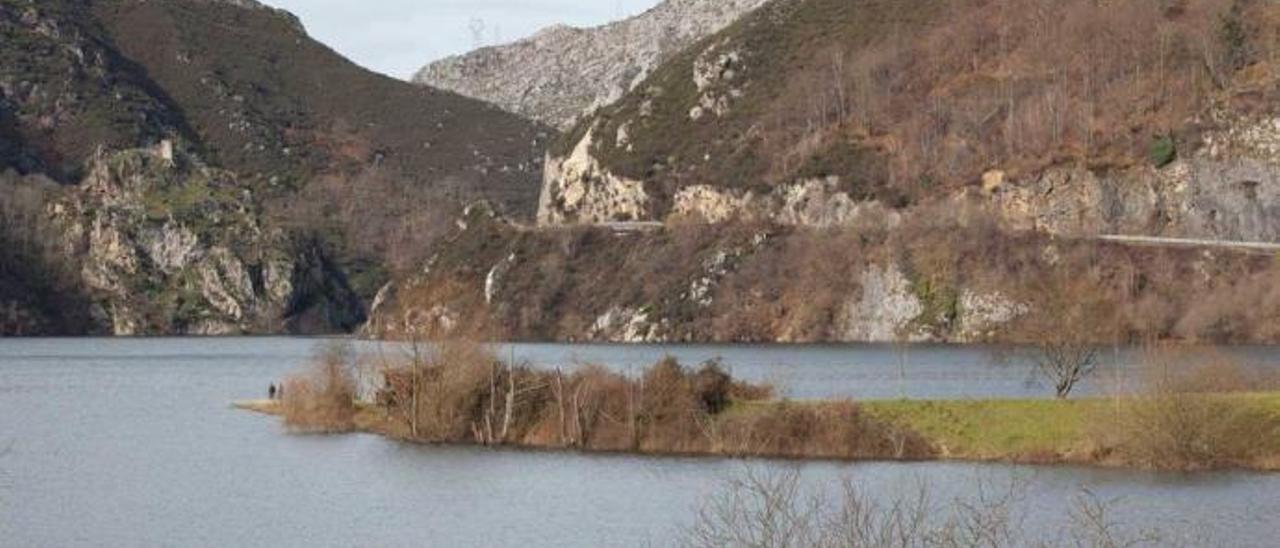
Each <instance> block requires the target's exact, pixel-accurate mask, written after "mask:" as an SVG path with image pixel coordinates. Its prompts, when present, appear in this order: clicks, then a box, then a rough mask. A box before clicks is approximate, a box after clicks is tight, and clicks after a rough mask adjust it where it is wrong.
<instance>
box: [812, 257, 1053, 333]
mask: <svg viewBox="0 0 1280 548" xmlns="http://www.w3.org/2000/svg"><path fill="white" fill-rule="evenodd" d="M859 285H860V286H861V288H862V293H861V295H858V296H857V297H856V298H852V299H850V300H849V301H848V302H847V303H846V304H845V307H844V310H843V311H842V313H841V314H840V316H839V317H838V318H837V321H836V330H837V331H836V337H835V338H836V339H837V340H840V341H842V342H894V341H916V342H923V341H937V340H948V341H951V342H980V341H983V340H987V339H990V338H992V336H994V335H995V334H996V333H998V332H999V330H1000V329H1002V328H1004V327H1006V326H1007V325H1008V324H1009V323H1011V322H1013V321H1015V320H1017V319H1018V318H1020V317H1022V316H1023V315H1026V314H1027V313H1029V312H1030V308H1029V307H1028V306H1026V305H1025V304H1022V303H1019V302H1017V301H1014V300H1012V299H1010V298H1008V297H1006V296H1005V295H1003V294H1001V293H999V292H981V291H978V290H975V289H971V288H964V289H961V290H960V294H959V297H958V298H957V299H956V300H955V305H954V310H953V311H950V312H948V313H953V314H954V315H955V317H954V318H950V319H949V321H950V322H951V324H952V325H950V326H947V327H948V329H946V330H945V331H949V332H940V331H939V329H938V326H937V325H935V323H936V318H929V317H927V315H928V314H929V312H930V311H929V310H928V306H927V305H926V302H925V300H924V299H923V298H922V296H921V295H918V294H917V293H916V289H915V287H914V286H913V284H912V283H911V280H910V279H908V278H907V276H906V275H904V274H903V273H902V270H901V269H899V268H898V266H897V265H896V264H893V263H886V264H882V265H873V266H870V267H868V268H867V269H866V270H865V271H863V272H862V275H861V281H860V283H859Z"/></svg>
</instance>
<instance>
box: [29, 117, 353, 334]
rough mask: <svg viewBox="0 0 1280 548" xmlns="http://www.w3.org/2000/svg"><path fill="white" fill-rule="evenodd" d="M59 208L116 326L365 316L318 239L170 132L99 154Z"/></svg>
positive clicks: (190, 329) (337, 321)
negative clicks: (265, 210)
mask: <svg viewBox="0 0 1280 548" xmlns="http://www.w3.org/2000/svg"><path fill="white" fill-rule="evenodd" d="M50 212H51V215H53V216H54V217H55V219H56V221H57V222H58V224H60V225H61V226H62V227H63V228H64V231H65V238H66V247H67V254H68V255H69V256H76V257H79V263H80V264H81V279H82V281H83V285H84V287H85V292H86V294H87V295H89V297H90V299H91V306H92V314H93V316H95V318H96V320H97V321H98V322H99V323H100V324H102V325H103V326H105V330H106V331H107V332H109V333H111V334H115V335H152V334H192V335H227V334H241V333H273V332H285V331H292V332H333V331H345V330H350V329H354V328H355V327H357V326H358V325H359V324H360V323H361V322H362V321H363V319H364V314H363V312H362V307H361V305H360V302H359V300H358V299H357V298H356V297H355V296H354V294H353V293H352V292H351V291H350V289H348V288H347V286H346V282H345V281H344V279H343V277H342V275H341V273H339V272H337V271H336V269H334V268H333V266H332V265H330V264H328V261H327V259H326V258H325V257H324V255H323V253H321V252H320V250H319V249H318V248H316V247H315V246H313V245H309V244H306V243H299V242H296V241H294V240H292V239H291V238H289V237H288V236H287V235H286V234H285V233H284V232H283V231H282V230H280V229H278V228H273V227H271V226H270V225H269V224H267V223H266V222H265V221H264V219H263V217H262V215H261V213H260V210H259V207H258V205H257V203H256V201H255V196H254V189H253V188H252V187H250V186H248V185H244V184H241V183H240V182H239V181H238V180H237V178H236V176H235V174H233V173H230V172H226V171H222V170H218V169H214V168H210V167H207V166H204V165H202V164H200V163H199V161H198V160H197V159H195V158H193V157H189V156H186V155H184V154H181V153H175V150H174V147H173V146H171V145H170V144H169V143H168V142H165V143H163V144H161V145H160V146H157V147H156V148H154V149H138V150H129V151H123V152H119V153H113V154H106V153H102V154H99V155H98V156H97V157H95V158H94V159H93V160H92V161H91V162H90V163H89V166H88V176H87V177H86V179H85V181H84V182H83V183H82V184H81V185H80V186H79V187H77V188H73V189H69V190H68V192H67V195H66V197H65V198H64V199H63V200H61V201H59V202H56V203H54V204H52V205H51V206H50Z"/></svg>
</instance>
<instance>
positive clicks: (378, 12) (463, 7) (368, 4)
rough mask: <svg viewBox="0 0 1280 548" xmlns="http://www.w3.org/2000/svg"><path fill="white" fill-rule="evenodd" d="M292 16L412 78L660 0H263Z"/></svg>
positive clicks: (363, 58) (366, 60) (339, 46)
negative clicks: (483, 49)
mask: <svg viewBox="0 0 1280 548" xmlns="http://www.w3.org/2000/svg"><path fill="white" fill-rule="evenodd" d="M259 1H261V2H263V3H264V4H269V5H272V6H275V7H278V8H284V9H286V10H289V11H290V12H293V14H294V15H297V16H298V18H300V19H302V23H303V24H304V25H306V27H307V32H309V33H310V34H311V36H312V37H314V38H316V39H317V40H320V41H321V42H324V43H325V44H326V45H328V46H329V47H331V48H333V49H335V50H337V51H338V52H339V53H341V54H343V55H345V56H347V57H348V58H350V59H351V60H353V61H355V62H356V63H359V64H360V65H363V66H365V67H367V68H370V69H372V70H376V71H378V72H381V73H384V74H388V75H390V76H395V77H397V78H409V77H410V76H412V75H413V73H414V72H417V70H418V69H420V68H422V66H423V65H426V64H427V63H428V62H430V61H433V60H435V59H439V58H441V57H445V56H448V55H452V54H455V53H462V52H466V51H470V50H472V49H475V47H476V46H477V45H485V46H487V45H493V44H495V43H505V42H510V41H513V40H517V39H519V38H523V37H525V36H529V35H531V34H533V33H534V32H537V31H538V30H539V29H542V28H545V27H548V26H550V25H553V24H556V23H564V24H568V25H573V26H579V27H582V26H594V25H599V24H603V23H607V22H609V21H613V20H615V19H620V18H623V17H627V16H630V15H635V14H637V13H640V12H643V11H644V10H646V9H648V8H650V7H652V6H654V5H657V3H658V0H363V1H353V0H259Z"/></svg>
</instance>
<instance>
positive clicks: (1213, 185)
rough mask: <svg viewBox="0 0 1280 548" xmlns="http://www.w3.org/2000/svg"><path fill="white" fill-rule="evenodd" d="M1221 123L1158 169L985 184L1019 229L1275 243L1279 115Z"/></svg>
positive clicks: (1055, 172)
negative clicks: (1181, 155) (1187, 151)
mask: <svg viewBox="0 0 1280 548" xmlns="http://www.w3.org/2000/svg"><path fill="white" fill-rule="evenodd" d="M1221 126H1222V127H1223V128H1224V129H1223V130H1220V131H1214V132H1209V133H1208V134H1206V135H1205V136H1204V137H1203V139H1202V141H1201V142H1200V143H1195V145H1196V146H1195V147H1194V152H1193V153H1191V154H1188V155H1187V157H1186V158H1182V159H1178V160H1176V161H1173V162H1172V163H1170V164H1169V165H1168V166H1166V167H1163V168H1159V169H1157V168H1152V167H1144V168H1135V169H1129V170H1123V171H1117V172H1111V173H1099V172H1094V171H1089V170H1086V169H1082V168H1079V167H1063V168H1054V169H1050V170H1046V171H1045V172H1043V173H1040V174H1038V175H1036V176H1033V177H1028V178H1027V179H1025V180H1021V181H1007V182H1003V183H1000V184H998V185H994V186H992V187H990V188H988V189H987V190H988V191H989V192H990V194H991V198H990V200H991V202H992V203H993V204H994V205H995V207H996V208H997V210H998V212H999V214H1000V215H1001V217H1002V218H1003V219H1005V220H1006V221H1007V222H1008V223H1009V224H1010V225H1012V226H1013V227H1014V228H1019V229H1029V230H1038V231H1044V232H1049V233H1053V234H1068V235H1081V234H1084V235H1088V234H1099V233H1109V234H1125V235H1149V236H1168V237H1182V238H1197V239H1209V240H1233V241H1255V242H1275V241H1280V118H1273V117H1264V118H1260V119H1254V120H1247V119H1227V120H1223V121H1222V123H1221ZM997 178H999V177H997Z"/></svg>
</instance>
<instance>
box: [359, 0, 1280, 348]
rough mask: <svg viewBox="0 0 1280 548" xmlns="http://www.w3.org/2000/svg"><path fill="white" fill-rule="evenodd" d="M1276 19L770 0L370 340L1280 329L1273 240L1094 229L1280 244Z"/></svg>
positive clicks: (578, 132)
mask: <svg viewBox="0 0 1280 548" xmlns="http://www.w3.org/2000/svg"><path fill="white" fill-rule="evenodd" d="M1277 21H1280V9H1277V8H1276V7H1275V6H1274V5H1273V4H1271V3H1266V2H1256V1H1250V0H1184V1H1177V2H1160V3H1144V2H1132V3H1120V4H1117V3H1102V4H1099V3H1096V2H1090V1H1087V0H1072V1H1067V2H1057V3H1052V4H1046V3H1027V2H1004V3H995V2H977V3H974V2H967V1H961V0H911V1H907V2H883V1H878V0H856V1H852V2H850V1H847V0H774V1H772V2H769V3H768V4H765V5H764V6H763V7H761V8H759V9H757V10H755V11H754V12H752V13H751V14H749V15H747V16H745V17H744V18H743V19H742V20H740V21H738V22H737V23H736V24H734V25H731V26H730V27H728V28H726V29H725V30H723V31H722V32H719V33H716V34H714V35H712V36H709V37H707V38H705V39H703V40H702V41H699V42H697V43H696V44H694V45H693V46H691V47H689V48H687V49H685V50H684V51H682V52H681V53H680V54H679V55H676V56H675V57H673V58H672V59H671V60H670V61H668V62H666V63H664V64H663V65H661V66H660V67H659V68H657V69H656V70H654V71H653V74H651V75H650V76H649V77H648V78H647V79H646V80H644V81H643V82H642V83H641V84H639V85H638V86H637V87H635V89H634V90H633V91H631V92H629V93H627V94H626V95H625V96H624V97H623V98H622V99H621V100H619V101H618V102H616V103H614V104H612V105H610V106H607V107H604V108H602V109H599V110H598V111H596V112H595V114H594V115H592V116H590V117H588V118H586V119H583V120H582V121H580V122H579V123H577V124H576V125H575V127H574V128H573V129H572V130H570V131H568V132H566V133H565V134H563V135H562V136H561V138H560V139H559V140H557V141H556V142H555V143H553V145H552V147H551V150H550V152H549V154H548V160H547V161H546V173H545V176H544V186H543V194H542V197H541V200H540V206H539V225H538V228H537V229H535V230H530V229H528V228H525V227H520V226H517V225H510V224H506V223H503V222H501V221H500V220H493V219H490V220H485V219H484V218H483V216H481V217H475V218H472V219H470V220H469V221H468V222H467V223H465V224H464V225H463V228H462V229H461V230H459V231H458V232H457V233H455V234H453V235H451V236H450V239H449V242H450V244H449V246H448V250H447V251H442V252H440V253H438V254H436V255H434V256H433V257H432V258H431V259H430V260H429V261H427V262H425V263H424V265H423V268H422V269H421V270H420V271H419V272H416V273H414V274H413V275H412V276H408V277H405V278H402V279H400V280H398V281H397V282H396V283H395V284H392V285H390V286H388V287H387V288H386V289H385V290H384V291H383V292H382V294H381V296H380V299H379V300H378V305H379V306H377V307H376V308H375V309H374V311H373V318H372V321H371V322H370V324H369V326H368V329H369V330H370V332H371V333H376V334H387V335H392V336H395V335H404V334H406V333H415V334H417V335H418V336H422V335H423V334H424V333H425V334H439V333H450V332H468V331H479V332H486V330H488V332H494V331H496V332H498V333H501V334H502V336H509V337H514V338H529V339H557V340H602V341H630V342H636V341H704V340H713V341H794V342H816V341H898V340H935V341H938V340H940V341H955V342H971V341H980V340H997V341H1029V340H1031V341H1034V340H1044V339H1046V338H1048V339H1052V338H1055V337H1058V338H1060V337H1065V336H1070V337H1078V338H1081V339H1090V340H1094V341H1106V342H1115V341H1129V342H1137V341H1149V340H1152V339H1166V338H1168V339H1182V340H1193V341H1253V342H1274V341H1277V340H1280V319H1278V318H1277V316H1276V314H1275V313H1274V312H1273V310H1275V304H1276V301H1275V296H1276V295H1280V289H1278V286H1277V284H1280V277H1277V276H1276V274H1277V268H1278V267H1277V264H1276V262H1275V261H1274V258H1273V257H1270V256H1268V255H1259V254H1251V253H1246V252H1237V251H1227V250H1223V249H1220V248H1212V247H1205V248H1201V249H1188V248H1179V247H1159V246H1154V247H1133V246H1125V245H1120V244H1115V243H1105V242H1100V241H1098V240H1096V239H1095V238H1094V236H1096V235H1098V234H1107V233H1111V234H1131V235H1152V236H1183V237H1193V238H1204V239H1209V240H1225V241H1273V242H1274V241H1278V240H1280V221H1277V219H1280V109H1278V108H1277V107H1276V105H1277V104H1280V103H1277V101H1276V99H1277V98H1280V77H1277V74H1280V66H1277V64H1276V62H1275V60H1276V59H1277V58H1280V55H1278V54H1280V41H1277V40H1276V36H1275V33H1274V29H1275V28H1277V25H1276V22H1277ZM634 221H646V222H642V223H636V222H634ZM655 221H656V222H655Z"/></svg>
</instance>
